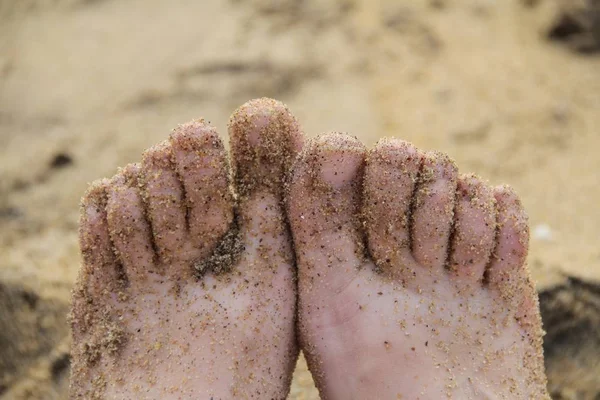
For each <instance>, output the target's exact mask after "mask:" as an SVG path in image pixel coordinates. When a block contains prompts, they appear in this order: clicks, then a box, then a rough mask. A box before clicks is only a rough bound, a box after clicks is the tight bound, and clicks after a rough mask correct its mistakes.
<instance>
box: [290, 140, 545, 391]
mask: <svg viewBox="0 0 600 400" xmlns="http://www.w3.org/2000/svg"><path fill="white" fill-rule="evenodd" d="M315 171H317V172H315ZM288 217H289V219H290V223H291V227H292V234H293V237H294V246H295V250H296V255H297V262H298V271H299V273H298V277H299V282H298V295H299V310H298V313H299V333H300V342H301V344H302V348H303V350H304V352H305V354H306V356H307V360H308V363H309V367H310V370H311V372H312V373H313V376H314V377H315V380H316V382H317V386H318V388H319V391H320V394H321V396H322V398H324V399H365V398H377V399H442V398H454V399H483V398H490V399H495V398H510V399H516V398H519V399H521V398H523V399H525V398H531V399H540V398H548V395H547V392H546V389H545V377H544V375H543V359H542V354H541V335H542V331H541V321H540V318H539V311H538V308H537V298H536V297H535V292H534V291H533V286H532V285H531V282H530V280H529V275H528V273H527V270H526V267H525V266H524V260H525V255H526V254H527V229H526V217H525V215H524V213H523V211H522V209H521V207H520V203H519V202H518V199H517V198H516V196H515V195H514V192H512V191H511V190H510V189H508V188H505V187H501V188H496V189H492V188H489V187H488V186H487V185H485V184H484V183H483V182H481V181H480V180H479V179H477V178H476V177H474V176H461V177H459V176H458V175H457V171H456V167H455V166H454V165H453V164H452V162H451V161H450V160H449V159H448V158H447V157H445V156H443V155H440V154H435V153H429V154H423V153H421V152H420V151H419V150H417V149H416V148H414V147H413V146H412V145H410V144H408V143H406V142H402V141H399V140H382V141H381V142H380V143H378V145H377V146H376V147H375V148H374V149H373V150H371V151H370V152H369V153H368V154H367V152H366V151H365V149H364V148H363V147H362V145H361V144H360V143H358V142H357V141H356V140H355V139H353V138H351V137H348V136H345V135H342V134H328V135H323V136H321V137H318V138H317V139H315V140H314V141H312V142H311V143H309V144H307V147H306V148H305V150H304V151H303V153H302V155H301V157H300V158H299V159H298V161H297V163H296V165H295V167H294V170H293V176H292V183H291V187H290V190H289V197H288ZM496 227H497V228H496ZM496 230H497V232H496ZM366 254H368V255H366Z"/></svg>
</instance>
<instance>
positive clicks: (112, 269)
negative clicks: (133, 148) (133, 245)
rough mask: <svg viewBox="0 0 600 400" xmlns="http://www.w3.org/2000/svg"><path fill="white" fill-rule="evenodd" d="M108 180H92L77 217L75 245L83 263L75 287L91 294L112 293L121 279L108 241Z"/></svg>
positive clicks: (117, 262)
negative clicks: (78, 217) (76, 240)
mask: <svg viewBox="0 0 600 400" xmlns="http://www.w3.org/2000/svg"><path fill="white" fill-rule="evenodd" d="M108 187H109V181H108V180H107V179H102V180H99V181H96V182H94V183H92V184H91V185H90V187H89V189H88V190H87V192H86V193H85V195H84V196H83V198H82V200H81V217H80V220H79V245H80V249H81V255H82V258H83V266H82V269H81V272H80V276H79V284H78V287H81V288H85V290H86V291H87V292H88V293H89V294H90V295H91V296H92V297H99V296H101V295H103V294H104V293H113V292H114V291H115V289H116V288H117V287H118V285H119V283H120V282H121V279H122V271H121V269H120V266H119V261H118V260H117V258H116V256H115V254H114V252H113V248H112V243H111V241H110V236H109V229H108V222H107V215H106V203H107V188H108Z"/></svg>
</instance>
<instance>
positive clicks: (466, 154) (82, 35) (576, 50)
mask: <svg viewBox="0 0 600 400" xmlns="http://www.w3.org/2000/svg"><path fill="white" fill-rule="evenodd" d="M567 6H568V7H567ZM599 47H600V5H599V4H598V1H597V0H581V1H562V2H561V1H558V0H427V1H425V0H419V1H417V0H414V1H408V0H406V1H395V0H390V1H383V0H378V1H376V0H363V1H359V0H328V1H317V0H304V1H303V0H281V1H275V0H202V1H191V0H176V1H175V0H174V1H159V0H119V1H117V0H0V398H2V399H13V398H14V399H25V398H27V399H64V398H65V396H66V391H65V388H66V382H67V379H66V377H67V376H68V365H69V358H68V344H69V343H68V337H67V325H66V322H65V321H66V320H65V315H66V310H67V308H68V301H69V291H70V288H71V285H72V283H73V281H74V279H75V276H76V272H77V269H78V266H79V254H78V249H77V243H76V229H77V219H78V201H79V198H80V196H81V194H82V193H83V191H84V190H85V187H86V185H87V183H88V182H90V181H92V180H94V179H96V178H99V177H103V176H110V175H112V174H113V173H114V172H115V170H116V167H117V166H118V165H123V164H125V163H128V162H133V161H136V160H138V159H139V157H140V153H141V152H142V150H143V149H144V148H146V147H148V146H150V145H152V144H154V143H155V142H158V141H160V140H162V139H163V138H165V137H166V136H167V134H168V133H169V131H170V129H171V128H173V127H174V126H175V125H176V124H178V123H181V122H185V121H187V120H190V119H192V118H196V117H200V116H204V117H206V118H207V119H208V120H210V121H211V122H213V123H214V124H215V125H216V126H217V127H218V128H219V129H220V131H221V133H222V134H223V135H226V123H227V118H228V116H229V113H230V112H231V111H232V110H233V109H234V108H235V107H237V106H239V105H240V104H242V103H243V102H245V101H246V100H249V99H251V98H254V97H259V96H270V97H274V98H277V99H279V100H283V101H284V102H286V103H287V104H288V105H289V106H290V108H291V109H292V111H293V112H294V113H295V114H296V115H297V116H298V117H299V118H300V120H301V121H302V122H303V126H304V129H305V132H306V133H307V134H308V135H309V136H313V135H316V134H317V133H319V132H323V131H327V130H341V131H347V132H350V133H352V134H354V135H356V136H358V137H359V138H360V139H362V140H363V141H365V142H366V143H367V144H369V145H371V144H373V143H374V142H375V141H376V140H377V139H378V138H380V137H382V136H386V135H394V136H399V137H401V138H404V139H407V140H410V141H412V142H414V143H415V144H416V145H418V146H420V147H422V148H424V149H436V150H441V151H444V152H447V153H449V154H450V155H451V156H452V157H453V158H454V159H455V160H456V161H457V163H458V165H459V167H460V168H461V170H462V171H473V172H476V173H477V174H480V175H482V176H483V177H485V178H487V179H489V180H490V181H491V182H492V183H495V184H497V183H504V182H506V183H509V184H511V185H512V186H514V187H515V188H516V189H517V191H518V192H519V193H520V195H521V196H522V198H523V200H524V203H525V206H526V208H527V210H528V212H529V215H530V218H531V220H530V222H531V227H532V241H531V254H530V258H529V263H530V266H531V269H532V271H533V274H534V277H535V279H536V281H537V284H538V288H539V290H540V292H541V300H542V309H543V314H544V322H545V325H546V330H547V331H548V335H547V337H546V354H547V368H548V374H549V377H550V387H551V390H552V393H553V396H554V397H555V398H556V399H596V400H597V399H600V378H599V376H600V246H599V245H598V242H599V239H600V209H599V206H598V204H599V202H598V197H599V196H600V193H599V188H598V186H599V184H600V173H599V170H600V158H599V156H598V153H599V152H600V53H597V51H598V49H599ZM290 398H291V399H317V398H318V396H317V393H316V391H315V389H314V387H313V385H312V381H311V378H310V375H309V374H308V373H307V371H306V367H305V365H304V363H303V362H302V361H300V364H299V368H298V370H297V371H296V376H295V380H294V385H293V388H292V393H291V396H290Z"/></svg>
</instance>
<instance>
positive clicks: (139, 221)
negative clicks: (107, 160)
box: [106, 164, 158, 283]
mask: <svg viewBox="0 0 600 400" xmlns="http://www.w3.org/2000/svg"><path fill="white" fill-rule="evenodd" d="M139 173H140V167H139V165H137V164H129V165H127V166H126V167H125V168H123V169H122V170H121V171H120V172H119V173H118V174H117V175H115V176H114V177H113V179H112V180H111V182H110V186H109V187H108V200H107V207H106V210H107V221H108V229H109V233H110V237H111V240H112V242H113V244H114V248H115V250H116V253H117V256H118V258H119V260H120V262H121V264H122V265H123V267H124V269H125V273H126V274H127V279H128V280H129V282H130V283H134V282H144V281H145V280H146V279H147V276H148V274H149V273H152V272H158V271H156V263H155V261H156V253H155V252H154V247H153V243H152V234H151V231H150V225H149V224H148V221H147V220H146V215H145V210H144V204H143V202H142V198H141V195H140V193H139V190H138V189H139V182H138V178H139Z"/></svg>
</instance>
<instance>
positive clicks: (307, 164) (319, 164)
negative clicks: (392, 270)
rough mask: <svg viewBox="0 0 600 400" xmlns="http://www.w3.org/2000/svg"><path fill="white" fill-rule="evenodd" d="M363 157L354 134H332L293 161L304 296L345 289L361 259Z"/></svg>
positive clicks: (294, 225)
mask: <svg viewBox="0 0 600 400" xmlns="http://www.w3.org/2000/svg"><path fill="white" fill-rule="evenodd" d="M364 158H365V148H364V146H363V145H362V143H360V142H359V141H358V140H357V139H356V138H353V137H351V136H348V135H345V134H342V133H328V134H324V135H321V136H319V137H317V138H315V139H313V140H311V141H310V142H309V143H308V144H307V145H306V147H305V149H304V150H303V151H302V153H301V155H300V157H298V159H297V160H296V163H295V164H294V167H293V171H292V174H291V178H290V179H291V181H290V185H289V191H288V193H287V207H288V217H289V219H290V225H291V229H292V234H293V237H294V246H295V250H296V257H297V259H298V264H299V272H298V275H299V279H300V281H299V290H300V293H301V297H302V291H303V290H307V291H311V292H312V291H313V290H315V291H314V292H313V293H316V294H317V295H318V293H320V292H321V291H325V292H327V291H333V292H336V291H339V290H341V289H342V288H343V287H345V286H346V284H347V282H348V281H349V280H351V279H352V278H353V277H354V276H356V273H355V271H357V270H358V267H359V266H360V264H361V263H362V255H363V253H364V245H363V242H362V233H361V229H360V219H359V211H360V197H361V192H362V175H363V170H364ZM333 260H335V262H334V261H333ZM340 266H343V267H344V268H341V267H340ZM332 267H333V268H332Z"/></svg>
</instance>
